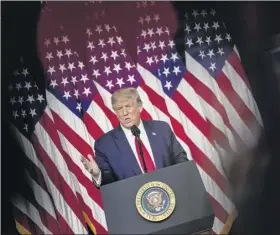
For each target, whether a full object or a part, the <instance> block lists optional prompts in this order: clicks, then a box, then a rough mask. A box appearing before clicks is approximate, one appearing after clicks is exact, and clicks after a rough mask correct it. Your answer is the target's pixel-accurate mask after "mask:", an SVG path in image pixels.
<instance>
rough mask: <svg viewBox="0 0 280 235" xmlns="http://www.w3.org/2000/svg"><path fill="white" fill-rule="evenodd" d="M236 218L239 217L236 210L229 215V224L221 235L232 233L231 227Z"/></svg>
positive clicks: (227, 223) (226, 224)
mask: <svg viewBox="0 0 280 235" xmlns="http://www.w3.org/2000/svg"><path fill="white" fill-rule="evenodd" d="M236 216H237V211H236V209H234V210H233V211H232V212H231V213H230V215H229V217H228V219H227V222H226V223H225V225H224V227H223V229H222V230H221V232H220V233H219V234H220V235H222V234H228V233H229V232H230V230H231V227H232V224H233V222H234V220H235V219H236Z"/></svg>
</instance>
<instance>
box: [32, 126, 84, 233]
mask: <svg viewBox="0 0 280 235" xmlns="http://www.w3.org/2000/svg"><path fill="white" fill-rule="evenodd" d="M36 127H37V128H38V132H39V133H40V132H41V133H42V134H43V133H44V137H45V138H44V139H42V136H41V137H40V139H38V137H37V136H38V133H37V135H36V136H34V137H33V143H34V145H35V146H36V150H37V152H38V153H39V154H40V157H41V159H42V163H43V164H44V165H47V166H48V169H50V171H47V172H48V176H49V177H50V178H51V181H52V182H53V183H54V185H55V186H56V187H57V188H53V189H55V191H56V194H57V195H56V196H59V197H57V198H54V199H60V200H59V201H60V203H61V202H62V205H63V207H61V209H62V211H63V216H64V217H65V219H66V221H67V223H68V224H69V226H70V227H71V228H72V229H73V232H79V231H82V230H83V231H85V228H84V226H83V225H82V222H81V212H80V211H79V209H78V204H77V199H76V197H75V194H74V193H73V191H72V190H71V188H70V186H69V184H67V182H66V180H67V178H68V180H67V181H68V182H69V181H70V180H69V176H67V178H64V177H65V175H63V176H62V175H61V173H60V172H59V168H61V166H58V168H57V165H55V163H58V162H57V160H54V159H51V158H50V157H54V156H56V157H57V156H59V159H60V160H61V161H62V162H64V161H63V160H62V157H61V156H60V153H58V150H57V149H56V147H55V146H54V144H53V143H52V141H51V139H50V138H49V137H48V134H47V133H46V132H45V130H43V128H42V127H41V126H40V124H39V125H38V124H37V125H36ZM43 143H45V145H44V147H45V148H47V149H46V150H45V148H44V147H43V146H42V144H43ZM46 151H48V152H46ZM48 153H49V154H48ZM66 169H68V167H67V168H66ZM53 193H54V192H53ZM55 201H56V202H57V204H58V201H57V200H55ZM56 206H57V205H56ZM66 208H67V212H66ZM62 211H61V212H62Z"/></svg>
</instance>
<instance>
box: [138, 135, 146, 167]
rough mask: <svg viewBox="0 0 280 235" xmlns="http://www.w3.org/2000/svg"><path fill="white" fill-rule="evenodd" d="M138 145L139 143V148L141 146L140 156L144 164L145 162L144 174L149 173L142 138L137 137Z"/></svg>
mask: <svg viewBox="0 0 280 235" xmlns="http://www.w3.org/2000/svg"><path fill="white" fill-rule="evenodd" d="M137 143H138V146H139V152H140V156H141V159H142V162H143V168H144V172H145V173H147V172H148V170H147V166H146V162H145V159H144V154H143V149H142V142H141V140H140V136H137Z"/></svg>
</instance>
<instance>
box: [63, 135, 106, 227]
mask: <svg viewBox="0 0 280 235" xmlns="http://www.w3.org/2000/svg"><path fill="white" fill-rule="evenodd" d="M58 134H59V137H60V140H61V143H62V147H63V149H64V151H65V152H66V153H67V154H68V155H69V156H72V159H73V161H75V160H74V159H77V160H76V161H75V164H76V165H77V166H79V167H77V168H80V169H79V170H78V169H77V170H75V172H79V171H82V172H83V174H84V177H83V178H82V177H80V178H79V176H80V174H77V173H76V176H77V178H79V180H80V186H79V188H80V190H81V193H80V194H81V195H82V198H83V200H84V202H85V204H86V205H87V206H88V207H90V208H91V210H92V213H93V216H94V218H95V220H97V221H98V222H99V223H100V224H101V225H102V226H103V227H104V228H106V220H105V214H104V211H103V209H102V202H101V197H100V193H99V190H97V189H96V188H95V187H94V185H93V182H92V181H91V175H90V173H89V172H88V171H87V170H86V169H85V168H84V167H82V163H81V162H80V161H79V158H78V157H79V152H78V150H77V149H76V148H75V146H73V145H72V144H71V142H70V141H69V140H67V138H66V137H65V136H64V135H63V134H62V133H60V132H58ZM75 156H77V157H75ZM82 185H83V186H84V187H82ZM97 231H99V230H97Z"/></svg>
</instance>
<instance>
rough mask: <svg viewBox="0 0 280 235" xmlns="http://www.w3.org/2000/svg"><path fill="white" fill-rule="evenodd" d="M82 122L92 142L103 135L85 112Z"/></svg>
mask: <svg viewBox="0 0 280 235" xmlns="http://www.w3.org/2000/svg"><path fill="white" fill-rule="evenodd" d="M83 121H84V123H85V125H86V127H87V131H88V132H89V134H90V135H91V136H92V138H93V139H94V140H98V139H99V138H100V137H101V136H102V135H104V132H103V130H102V129H101V128H100V126H99V125H97V123H96V122H95V120H94V119H93V118H92V117H91V116H90V115H89V114H88V113H87V112H86V113H85V114H84V118H83ZM104 121H105V120H104ZM73 143H75V142H73Z"/></svg>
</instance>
